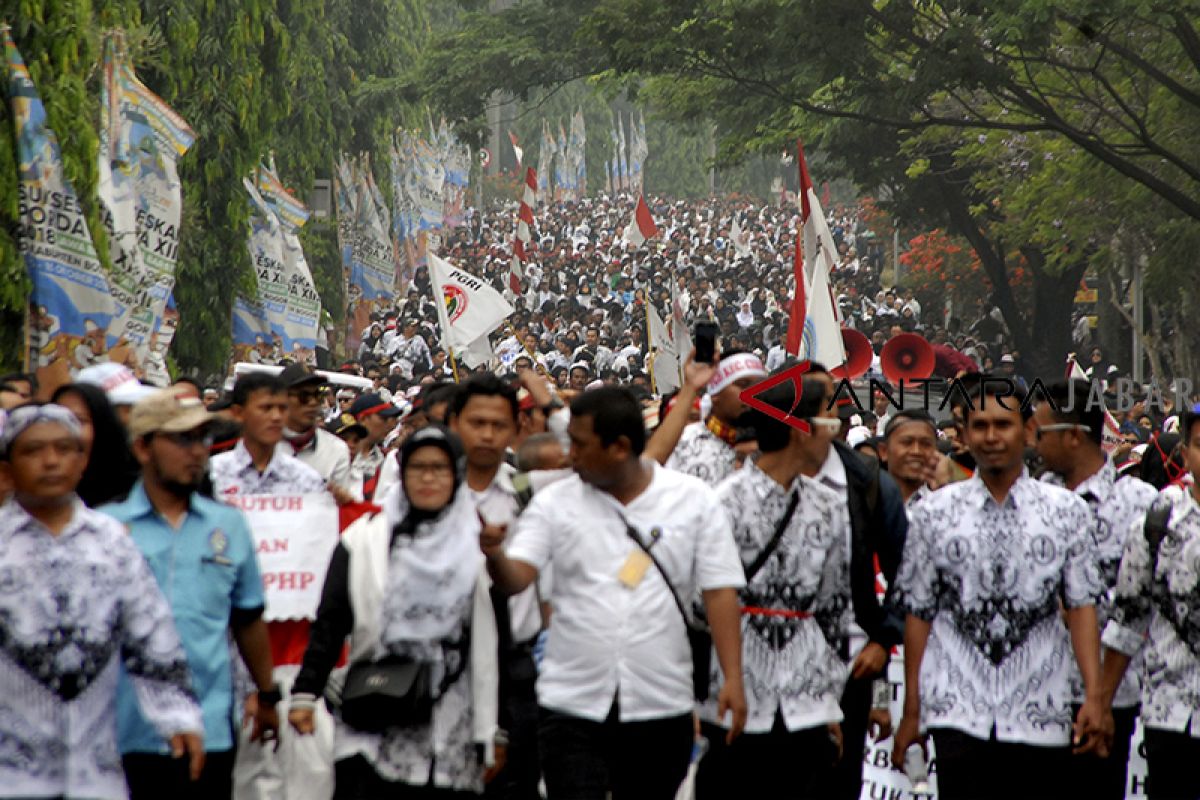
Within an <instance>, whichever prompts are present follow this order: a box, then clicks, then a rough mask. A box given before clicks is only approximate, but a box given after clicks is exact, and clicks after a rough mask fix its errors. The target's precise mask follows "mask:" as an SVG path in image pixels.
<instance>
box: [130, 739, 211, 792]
mask: <svg viewBox="0 0 1200 800" xmlns="http://www.w3.org/2000/svg"><path fill="white" fill-rule="evenodd" d="M233 756H234V751H233V750H218V751H215V752H212V751H210V752H207V753H205V754H204V769H203V771H201V773H200V780H197V781H193V780H192V779H191V776H189V775H188V758H187V756H186V755H185V756H183V757H181V758H175V757H173V756H164V755H159V754H157V753H129V754H127V755H124V756H122V757H121V765H122V766H123V767H124V768H125V782H126V783H128V784H129V796H130V798H131V800H143V799H144V800H162V798H169V800H229V798H230V797H231V796H232V795H233Z"/></svg>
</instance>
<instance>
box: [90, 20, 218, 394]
mask: <svg viewBox="0 0 1200 800" xmlns="http://www.w3.org/2000/svg"><path fill="white" fill-rule="evenodd" d="M194 140H195V134H194V133H193V132H192V130H191V128H190V127H188V124H187V123H186V122H184V120H183V119H182V118H181V117H180V116H179V115H178V114H176V113H175V112H174V111H173V110H172V109H171V108H170V107H169V106H168V105H167V104H166V103H164V102H163V101H162V99H161V98H159V97H158V96H157V95H155V94H154V93H153V92H151V91H150V90H149V89H147V88H146V87H145V86H144V85H143V84H142V83H141V81H139V80H138V78H137V75H135V74H134V71H133V69H132V68H131V67H130V66H129V65H128V64H127V63H125V61H124V54H123V52H122V44H121V39H120V37H119V35H117V36H113V37H110V38H109V40H108V41H107V42H106V47H105V58H104V81H103V84H102V90H101V104H100V159H99V161H100V163H99V175H100V181H99V187H98V193H99V196H100V201H101V218H102V219H103V221H104V225H105V228H106V229H107V233H108V239H109V255H110V257H111V261H112V265H113V269H112V274H111V276H110V288H111V291H112V296H113V314H114V317H113V321H112V324H111V325H110V327H109V331H108V335H109V337H110V338H112V339H115V340H117V341H118V342H120V343H121V344H123V345H127V346H128V347H129V350H130V352H131V356H132V360H133V361H134V362H136V363H137V364H139V365H141V367H142V371H143V377H144V378H145V379H147V380H149V381H151V382H156V383H158V384H161V385H166V382H167V380H168V379H167V376H166V374H165V373H166V350H167V347H168V346H169V344H170V336H167V337H166V342H165V343H164V341H163V337H160V336H159V335H158V331H159V330H160V328H161V322H162V317H163V314H164V312H165V310H166V308H167V301H168V298H169V297H170V296H171V290H172V289H173V288H174V285H175V268H176V262H177V261H178V257H179V242H180V237H179V226H180V219H181V217H182V214H183V190H182V184H181V183H180V180H179V171H178V168H177V165H176V163H177V161H178V159H179V158H180V157H181V156H183V154H184V153H186V152H187V151H188V149H189V148H190V147H191V146H192V142H193V141H194ZM151 362H153V363H151Z"/></svg>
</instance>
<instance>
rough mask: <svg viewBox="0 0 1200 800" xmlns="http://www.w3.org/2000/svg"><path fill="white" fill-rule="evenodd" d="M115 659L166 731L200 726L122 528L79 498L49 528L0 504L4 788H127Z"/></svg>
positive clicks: (176, 649)
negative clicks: (61, 525)
mask: <svg viewBox="0 0 1200 800" xmlns="http://www.w3.org/2000/svg"><path fill="white" fill-rule="evenodd" d="M122 666H124V668H125V671H126V673H127V674H128V675H129V677H130V679H131V680H132V684H133V687H134V690H135V692H136V694H137V699H138V704H139V706H140V707H141V709H142V713H143V714H144V715H145V716H146V718H147V719H148V720H149V721H150V722H151V724H153V725H154V727H155V729H157V730H158V732H159V733H160V734H162V736H163V738H164V739H166V738H169V737H170V736H173V735H174V734H176V733H181V732H184V731H192V732H196V733H201V734H202V733H203V731H204V723H203V722H202V720H201V717H200V707H199V706H198V705H197V704H196V700H195V696H194V695H193V694H192V689H191V679H190V676H189V672H188V664H187V660H186V658H185V656H184V653H183V648H182V646H181V645H180V643H179V636H178V634H177V633H176V631H175V624H174V622H173V621H172V619H171V609H170V607H169V606H168V605H167V601H166V599H165V598H164V597H163V595H162V592H161V591H160V590H159V588H158V584H157V583H156V582H155V580H154V575H153V574H152V573H151V572H150V568H149V567H148V566H147V564H146V561H145V559H144V558H143V557H142V554H141V553H140V552H139V551H138V549H137V546H136V545H135V544H134V543H133V539H131V538H130V537H129V535H128V534H127V533H126V531H125V528H124V526H122V525H121V523H119V522H117V521H116V520H114V519H112V518H111V517H108V516H105V515H104V514H101V513H99V512H97V511H92V510H91V509H89V508H87V507H85V506H84V505H83V503H81V502H78V501H76V504H75V514H74V517H73V519H72V520H71V523H70V524H69V525H68V526H67V528H66V529H65V530H63V531H62V533H60V534H59V535H58V536H54V535H53V534H51V533H50V532H49V531H48V530H47V529H46V528H45V527H44V526H43V525H42V524H41V523H40V522H38V521H37V520H35V519H34V518H33V517H31V516H30V515H29V514H28V513H27V512H26V511H25V509H23V508H22V507H21V506H20V505H18V504H17V503H16V502H15V501H11V500H10V501H9V502H8V503H6V504H5V505H4V506H2V507H0V794H3V795H4V796H6V797H60V796H65V797H90V798H117V797H120V798H124V797H127V796H128V794H127V790H126V788H125V775H124V773H123V772H122V770H121V754H120V752H119V751H118V749H117V720H116V694H117V679H118V675H119V674H120V670H121V667H122Z"/></svg>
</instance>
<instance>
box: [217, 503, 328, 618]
mask: <svg viewBox="0 0 1200 800" xmlns="http://www.w3.org/2000/svg"><path fill="white" fill-rule="evenodd" d="M223 499H224V500H225V502H227V503H229V504H230V505H231V506H233V507H234V508H238V509H241V511H242V513H243V514H245V515H246V521H247V522H248V523H249V525H250V532H251V534H253V536H254V551H255V553H257V554H258V567H259V570H260V571H261V572H262V579H263V591H264V594H265V595H266V600H267V605H266V611H265V612H264V614H263V619H265V620H266V621H267V622H277V621H280V620H291V619H307V620H312V619H316V616H317V605H318V604H319V603H320V601H321V589H322V587H324V585H325V572H326V570H328V569H329V559H330V557H331V556H332V555H333V550H334V548H335V547H336V546H337V543H338V510H337V504H336V503H335V502H334V500H333V495H331V494H329V493H328V492H322V493H321V494H299V495H268V494H246V495H236V494H235V495H226V496H225V497H224V498H223Z"/></svg>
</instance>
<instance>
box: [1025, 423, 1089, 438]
mask: <svg viewBox="0 0 1200 800" xmlns="http://www.w3.org/2000/svg"><path fill="white" fill-rule="evenodd" d="M1055 431H1082V432H1084V433H1091V432H1092V429H1091V427H1089V426H1087V425H1076V424H1074V423H1071V422H1059V423H1055V424H1054V425H1042V426H1040V427H1039V428H1038V429H1037V431H1036V434H1037V440H1038V441H1039V442H1040V441H1041V440H1042V436H1044V435H1045V434H1047V433H1054V432H1055Z"/></svg>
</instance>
